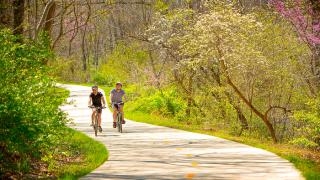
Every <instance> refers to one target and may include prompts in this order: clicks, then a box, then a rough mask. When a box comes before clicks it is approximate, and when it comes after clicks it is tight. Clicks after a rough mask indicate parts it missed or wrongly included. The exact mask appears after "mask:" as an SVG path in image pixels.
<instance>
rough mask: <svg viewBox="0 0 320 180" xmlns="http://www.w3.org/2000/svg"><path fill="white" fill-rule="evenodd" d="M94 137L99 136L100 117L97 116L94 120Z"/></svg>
mask: <svg viewBox="0 0 320 180" xmlns="http://www.w3.org/2000/svg"><path fill="white" fill-rule="evenodd" d="M93 127H94V135H95V136H98V115H97V114H96V115H95V119H94V126H93Z"/></svg>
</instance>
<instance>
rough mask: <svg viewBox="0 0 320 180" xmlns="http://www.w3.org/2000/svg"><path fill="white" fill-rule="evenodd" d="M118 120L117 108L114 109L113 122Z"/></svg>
mask: <svg viewBox="0 0 320 180" xmlns="http://www.w3.org/2000/svg"><path fill="white" fill-rule="evenodd" d="M116 118H117V108H113V122H116Z"/></svg>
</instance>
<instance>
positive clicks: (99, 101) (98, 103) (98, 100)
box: [88, 86, 106, 132]
mask: <svg viewBox="0 0 320 180" xmlns="http://www.w3.org/2000/svg"><path fill="white" fill-rule="evenodd" d="M105 105H106V102H105V100H104V97H103V94H102V93H101V92H99V91H98V86H92V93H91V94H90V96H89V102H88V106H95V107H105ZM101 113H102V110H101V109H99V110H98V125H99V131H100V132H102V128H101ZM95 115H96V109H95V108H92V115H91V126H93V119H94V116H95Z"/></svg>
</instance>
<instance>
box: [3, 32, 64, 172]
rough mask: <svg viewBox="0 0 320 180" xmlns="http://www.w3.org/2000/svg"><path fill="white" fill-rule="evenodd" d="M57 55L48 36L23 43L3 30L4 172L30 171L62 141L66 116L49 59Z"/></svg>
mask: <svg viewBox="0 0 320 180" xmlns="http://www.w3.org/2000/svg"><path fill="white" fill-rule="evenodd" d="M52 57H53V54H52V52H51V51H50V48H49V46H48V39H47V38H46V36H42V38H40V39H39V42H36V43H33V42H25V43H19V42H18V41H17V38H16V37H15V36H14V35H12V33H11V32H9V31H8V30H2V31H0V69H1V71H0V84H1V86H0V102H1V104H0V121H1V122H0V123H1V126H0V157H6V158H2V159H0V174H2V173H1V172H2V171H4V169H12V170H14V171H18V172H22V173H23V172H26V171H28V170H29V164H30V163H29V162H30V161H31V159H33V158H38V159H39V158H40V156H42V155H43V154H44V153H45V152H48V149H49V148H50V147H51V146H52V145H53V144H56V142H57V141H58V140H59V135H61V134H62V133H63V130H64V128H65V122H66V121H65V119H66V118H65V115H64V113H62V112H61V111H60V110H58V105H59V104H60V99H56V98H55V97H54V96H53V95H52V92H51V91H52V88H53V87H54V82H53V80H52V79H51V78H50V77H48V75H47V74H48V69H47V67H46V65H45V64H46V62H47V61H48V59H50V58H52Z"/></svg>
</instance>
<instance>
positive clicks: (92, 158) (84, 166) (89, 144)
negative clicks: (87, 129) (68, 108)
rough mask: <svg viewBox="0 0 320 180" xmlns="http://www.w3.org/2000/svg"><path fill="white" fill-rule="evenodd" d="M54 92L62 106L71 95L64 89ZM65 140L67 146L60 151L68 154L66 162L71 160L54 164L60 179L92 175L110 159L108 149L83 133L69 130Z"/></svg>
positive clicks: (53, 170) (55, 172)
mask: <svg viewBox="0 0 320 180" xmlns="http://www.w3.org/2000/svg"><path fill="white" fill-rule="evenodd" d="M52 91H53V93H55V94H56V95H57V101H59V102H60V104H62V103H63V102H65V99H66V98H67V97H68V96H69V93H70V92H69V91H68V90H66V89H62V88H54V89H53V90H52ZM64 140H65V142H64V143H65V144H67V146H58V147H59V148H60V149H59V150H60V151H65V152H67V154H68V155H67V156H65V159H64V160H66V159H71V160H70V162H66V163H58V162H53V164H54V165H53V168H52V169H51V171H52V172H53V173H54V174H55V175H57V176H58V178H59V179H78V178H79V177H81V176H84V175H86V174H88V173H90V172H91V171H92V170H94V169H96V168H97V167H99V166H100V165H101V164H102V163H104V162H105V161H106V160H107V159H108V151H107V149H106V147H105V146H104V145H103V144H102V143H100V142H98V141H96V140H94V139H92V138H90V137H89V136H87V135H85V134H84V133H82V132H79V131H76V130H74V129H72V128H67V133H66V137H64ZM62 160H63V159H62Z"/></svg>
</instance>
